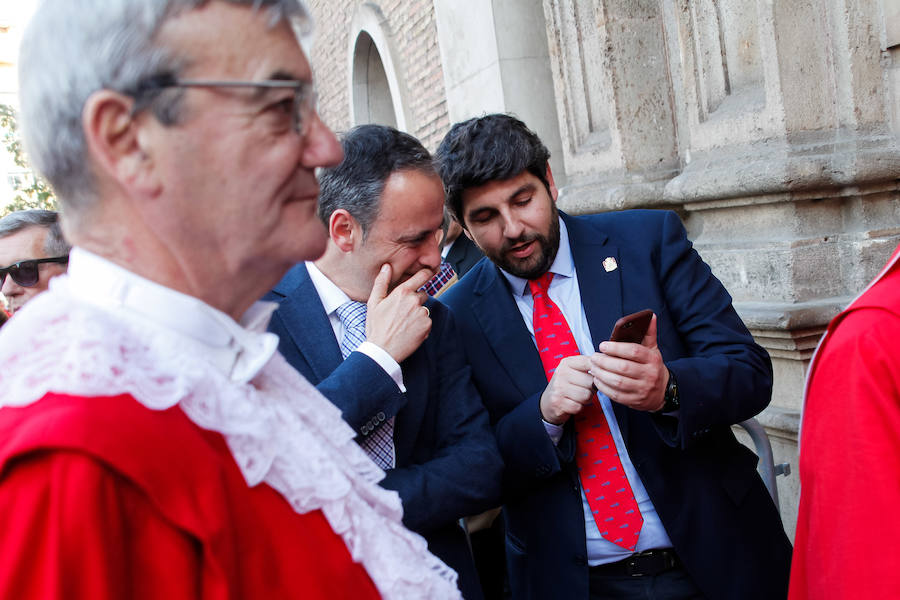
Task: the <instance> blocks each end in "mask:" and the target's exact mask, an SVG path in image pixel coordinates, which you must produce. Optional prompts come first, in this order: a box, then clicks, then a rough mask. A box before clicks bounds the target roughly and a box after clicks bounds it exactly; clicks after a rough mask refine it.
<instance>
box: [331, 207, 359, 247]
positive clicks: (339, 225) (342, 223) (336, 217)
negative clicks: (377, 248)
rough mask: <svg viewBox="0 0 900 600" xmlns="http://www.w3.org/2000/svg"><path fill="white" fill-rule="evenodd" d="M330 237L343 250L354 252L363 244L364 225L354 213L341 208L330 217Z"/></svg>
mask: <svg viewBox="0 0 900 600" xmlns="http://www.w3.org/2000/svg"><path fill="white" fill-rule="evenodd" d="M328 237H330V238H331V241H332V242H334V245H335V246H337V247H338V249H339V250H340V251H341V252H352V251H353V250H355V249H356V248H357V247H358V246H359V245H360V244H362V227H360V225H359V222H358V221H357V220H356V219H354V218H353V215H351V214H350V213H349V212H347V211H346V210H344V209H343V208H339V209H337V210H336V211H334V212H333V213H331V218H329V219H328Z"/></svg>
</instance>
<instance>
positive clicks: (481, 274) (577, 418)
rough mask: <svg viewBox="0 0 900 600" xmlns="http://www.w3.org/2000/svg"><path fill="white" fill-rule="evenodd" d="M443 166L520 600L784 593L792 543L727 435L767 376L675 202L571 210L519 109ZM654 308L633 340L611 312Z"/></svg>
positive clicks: (476, 135)
mask: <svg viewBox="0 0 900 600" xmlns="http://www.w3.org/2000/svg"><path fill="white" fill-rule="evenodd" d="M436 158H437V160H438V163H439V172H440V174H441V177H442V179H443V181H444V187H445V190H446V192H447V204H448V207H449V209H450V211H451V213H452V214H453V215H454V217H455V218H456V219H457V220H458V221H459V223H460V224H461V225H462V226H463V227H464V230H465V233H466V235H468V236H469V237H470V238H472V240H473V241H474V242H475V243H476V244H477V245H478V247H479V248H480V249H481V250H482V251H483V252H484V253H485V255H486V256H487V257H488V258H489V259H490V261H483V262H481V263H479V264H478V265H477V266H476V267H475V268H473V269H472V271H470V274H469V275H468V276H467V277H466V278H465V279H463V280H461V281H460V282H459V283H458V284H456V285H455V286H454V287H453V288H452V289H450V290H449V291H448V292H447V293H446V294H444V296H442V298H441V300H442V301H443V302H445V303H446V304H448V305H449V306H450V307H451V308H452V309H453V311H454V313H455V315H456V317H457V322H458V324H459V327H460V330H461V333H462V339H463V343H464V345H465V347H466V352H467V355H468V359H469V362H470V364H471V365H472V376H473V380H474V381H475V384H476V386H477V387H478V389H479V391H480V392H481V395H482V398H483V399H484V402H485V404H486V406H487V407H488V411H489V413H490V416H491V421H492V423H493V425H494V429H495V433H496V436H497V440H498V444H499V446H500V452H501V454H502V455H503V458H504V461H505V463H506V471H505V476H504V503H505V504H504V506H505V511H506V523H507V539H506V552H507V562H508V569H509V582H510V586H511V589H512V595H513V598H514V599H516V600H518V599H522V598H536V599H537V598H557V597H565V598H574V599H588V598H653V599H682V598H712V599H719V598H721V599H729V600H734V599H744V598H745V599H747V600H750V599H754V600H755V599H759V598H779V597H782V598H783V597H784V596H785V595H786V593H787V581H788V571H789V563H790V554H791V548H790V543H789V542H788V540H787V537H786V536H785V534H784V531H783V528H782V526H781V521H780V518H779V515H778V512H777V510H776V508H775V506H774V503H773V502H772V500H771V498H770V497H769V495H768V493H767V492H766V488H765V487H764V485H763V482H762V481H761V479H760V478H759V476H758V475H757V473H756V470H755V468H756V462H757V460H756V456H755V455H754V454H753V453H752V452H751V451H750V450H748V449H747V448H745V447H744V446H742V445H741V444H740V443H738V442H737V440H736V439H735V437H734V435H733V433H732V431H731V426H732V425H733V424H736V423H738V422H740V421H742V420H744V419H747V418H750V417H752V416H753V415H755V414H757V413H759V412H760V411H761V410H762V409H763V408H765V406H766V405H767V404H768V402H769V400H770V397H771V389H772V367H771V362H770V360H769V357H768V355H767V354H766V352H765V351H764V350H763V349H762V348H760V347H759V346H758V345H756V344H755V343H754V341H753V339H752V337H751V336H750V334H749V332H748V331H747V329H746V328H745V327H744V325H743V323H742V322H741V320H740V318H739V317H738V315H737V314H736V313H735V311H734V308H733V307H732V305H731V297H730V296H729V295H728V293H727V292H726V291H725V289H724V287H723V286H722V284H721V283H720V282H719V281H718V280H717V279H716V278H715V277H714V276H713V275H712V273H711V272H710V269H709V267H708V266H707V265H706V264H705V263H704V262H703V261H702V260H701V259H700V257H699V256H698V255H697V253H696V252H695V251H694V250H693V248H692V245H691V243H690V242H689V241H688V239H687V237H686V234H685V230H684V228H683V226H682V224H681V222H680V220H679V219H678V217H677V216H676V215H675V214H674V213H672V212H666V211H637V210H635V211H623V212H618V213H609V214H600V215H591V216H583V217H571V216H568V215H566V214H563V213H560V212H558V211H557V209H556V205H555V201H556V197H557V190H556V187H555V185H554V183H553V176H552V174H551V172H550V168H549V166H548V163H547V160H548V158H549V152H548V151H547V149H546V147H545V146H544V145H543V144H542V143H541V141H540V140H539V139H538V137H537V136H536V135H535V134H534V133H533V132H531V131H530V130H528V128H527V127H526V126H525V125H524V124H523V123H522V122H521V121H518V120H517V119H515V118H513V117H510V116H506V115H489V116H485V117H481V118H476V119H471V120H469V121H465V122H463V123H459V124H457V125H455V126H454V127H453V128H452V129H451V130H450V132H449V133H448V134H447V136H446V137H445V138H444V140H443V142H442V143H441V145H440V147H439V148H438V151H437V154H436ZM647 308H649V309H651V310H652V311H653V312H654V314H655V316H654V317H653V318H652V320H651V321H650V323H649V328H648V330H647V332H646V334H645V335H644V336H643V339H642V340H641V341H640V343H629V342H612V341H609V336H610V332H611V331H612V329H613V325H614V324H615V322H616V321H617V320H618V319H619V318H620V317H622V316H623V315H626V314H628V313H634V312H636V311H639V310H642V309H647Z"/></svg>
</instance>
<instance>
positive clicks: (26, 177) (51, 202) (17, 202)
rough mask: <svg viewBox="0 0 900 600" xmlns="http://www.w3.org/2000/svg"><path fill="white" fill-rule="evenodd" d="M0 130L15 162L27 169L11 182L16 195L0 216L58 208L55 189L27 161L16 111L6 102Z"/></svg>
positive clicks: (1, 107) (0, 107) (1, 109)
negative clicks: (28, 210)
mask: <svg viewBox="0 0 900 600" xmlns="http://www.w3.org/2000/svg"><path fill="white" fill-rule="evenodd" d="M0 131H2V134H3V145H4V146H5V147H6V150H7V152H9V154H10V155H11V156H12V159H13V162H14V163H15V164H16V166H19V167H21V168H22V169H23V170H25V172H24V173H23V174H21V175H19V176H16V177H15V178H14V179H13V180H12V181H11V182H10V183H11V184H12V187H13V190H15V192H16V195H15V196H14V197H13V201H12V203H10V204H8V205H6V206H5V207H3V208H0V217H2V216H3V215H6V214H8V213H11V212H13V211H17V210H25V209H28V208H44V209H47V210H58V209H57V205H56V196H54V195H53V190H52V189H50V186H49V185H47V183H46V182H45V181H44V180H43V179H41V178H40V177H39V176H38V175H37V174H36V173H35V172H34V171H32V170H31V169H30V168H29V167H28V163H26V162H25V154H24V152H23V151H22V139H21V138H20V137H19V125H18V122H17V119H16V111H15V110H14V109H13V108H12V107H11V106H9V105H6V104H0Z"/></svg>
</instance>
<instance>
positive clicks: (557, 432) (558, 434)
mask: <svg viewBox="0 0 900 600" xmlns="http://www.w3.org/2000/svg"><path fill="white" fill-rule="evenodd" d="M541 422H542V423H543V424H544V429H545V430H547V435H549V436H550V441H551V442H553V445H554V446H556V445H558V444H559V440H561V439H562V436H563V426H562V425H554V424H553V423H548V422H547V421H545V420H543V419H541Z"/></svg>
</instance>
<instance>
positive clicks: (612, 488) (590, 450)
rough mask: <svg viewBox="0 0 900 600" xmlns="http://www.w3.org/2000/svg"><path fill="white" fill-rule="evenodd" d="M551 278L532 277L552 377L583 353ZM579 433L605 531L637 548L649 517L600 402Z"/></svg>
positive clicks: (591, 496) (582, 466) (580, 458)
mask: <svg viewBox="0 0 900 600" xmlns="http://www.w3.org/2000/svg"><path fill="white" fill-rule="evenodd" d="M552 280H553V273H550V272H549V271H548V272H547V273H544V275H542V276H541V277H540V278H539V279H536V280H534V281H529V282H528V288H529V289H530V290H531V296H532V298H534V314H533V317H532V319H533V323H534V339H535V341H536V342H537V347H538V351H539V352H540V355H541V362H542V363H543V365H544V372H545V373H546V374H547V381H550V378H551V377H553V372H554V371H556V367H557V366H558V365H559V361H561V360H562V359H563V358H565V357H567V356H574V355H576V354H578V345H577V344H576V343H575V338H574V337H573V336H572V330H571V329H569V324H568V323H567V322H566V318H565V317H564V316H563V314H562V312H561V311H560V310H559V307H558V306H556V304H555V303H554V302H553V300H551V299H550V295H549V294H548V293H547V290H548V289H549V288H550V282H551V281H552ZM575 434H576V450H575V454H576V458H575V460H576V463H577V464H578V474H579V476H580V477H581V487H582V488H583V489H584V496H585V498H587V501H588V506H590V508H591V512H592V513H593V515H594V521H595V522H596V523H597V528H598V529H599V530H600V535H602V536H603V537H604V539H606V540H609V541H610V542H612V543H613V544H616V545H617V546H621V547H622V548H626V549H628V550H631V551H632V552H634V548H635V546H636V545H637V542H638V537H639V536H640V535H641V526H642V525H643V523H644V518H643V517H642V516H641V511H640V510H639V509H638V506H637V502H636V501H635V499H634V492H632V491H631V484H629V483H628V478H627V477H626V476H625V470H624V469H623V468H622V461H620V460H619V454H618V452H617V451H616V444H615V442H614V441H613V438H612V433H610V431H609V424H608V423H607V422H606V417H605V416H604V415H603V408H602V407H601V406H600V403H599V402H591V403H590V405H588V406H586V407H585V408H584V409H583V410H582V411H581V412H580V413H579V414H578V415H576V416H575Z"/></svg>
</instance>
